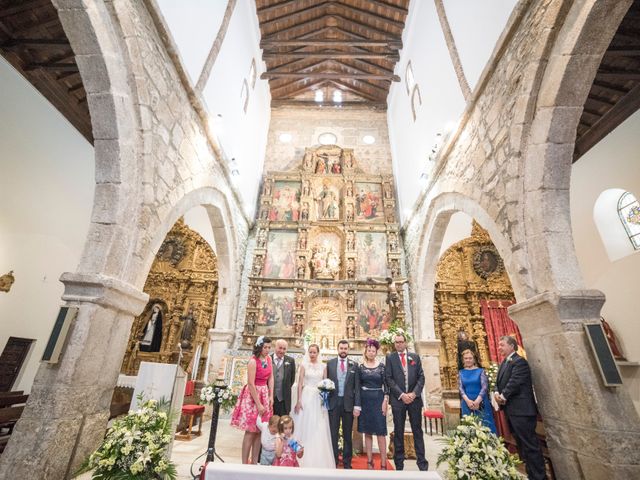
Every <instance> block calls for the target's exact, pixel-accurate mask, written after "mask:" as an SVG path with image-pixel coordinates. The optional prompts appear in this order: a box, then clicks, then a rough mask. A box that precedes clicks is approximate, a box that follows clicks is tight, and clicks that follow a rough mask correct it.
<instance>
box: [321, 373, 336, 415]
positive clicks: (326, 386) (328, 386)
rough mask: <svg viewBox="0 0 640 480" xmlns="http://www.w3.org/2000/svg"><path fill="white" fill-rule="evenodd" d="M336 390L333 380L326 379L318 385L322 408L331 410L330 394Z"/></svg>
mask: <svg viewBox="0 0 640 480" xmlns="http://www.w3.org/2000/svg"><path fill="white" fill-rule="evenodd" d="M335 389H336V384H335V383H333V381H332V380H330V379H328V378H325V379H324V380H321V381H320V383H318V390H319V391H320V398H321V399H322V406H323V407H324V408H326V409H327V410H329V393H330V392H332V391H333V390H335Z"/></svg>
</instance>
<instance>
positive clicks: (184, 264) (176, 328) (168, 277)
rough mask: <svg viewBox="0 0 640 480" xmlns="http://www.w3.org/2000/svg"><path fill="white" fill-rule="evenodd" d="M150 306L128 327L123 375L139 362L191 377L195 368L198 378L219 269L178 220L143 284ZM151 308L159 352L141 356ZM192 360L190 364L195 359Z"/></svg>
mask: <svg viewBox="0 0 640 480" xmlns="http://www.w3.org/2000/svg"><path fill="white" fill-rule="evenodd" d="M144 291H145V292H146V293H148V294H149V303H148V304H147V306H146V307H145V309H144V311H143V312H142V314H141V315H139V316H138V317H136V318H135V319H134V321H133V325H132V327H131V335H130V337H129V342H128V344H127V350H126V353H125V356H124V361H123V362H122V370H121V371H122V373H123V374H125V375H137V373H138V368H139V366H140V362H141V361H146V362H158V363H176V362H177V361H178V358H179V357H180V355H181V354H182V360H181V366H182V368H183V369H185V370H186V371H187V373H190V372H191V371H193V368H194V363H197V367H198V378H197V379H203V378H204V373H205V366H206V359H207V355H208V349H209V340H208V336H207V335H208V331H209V329H210V328H213V327H214V320H215V314H216V308H217V299H218V268H217V262H216V257H215V254H214V252H213V250H212V249H211V247H210V246H209V244H208V243H207V242H206V241H205V240H204V239H203V238H202V237H201V236H200V235H199V234H198V233H196V232H195V231H193V230H191V229H190V228H189V227H188V226H187V225H186V224H185V223H184V221H183V220H182V219H180V220H178V221H177V222H176V224H175V225H174V226H173V228H172V229H171V230H170V231H169V233H168V234H167V236H166V238H165V240H164V242H163V243H162V245H161V246H160V249H159V250H158V253H157V254H156V258H155V259H154V261H153V264H152V266H151V271H150V272H149V276H148V277H147V281H146V282H145V285H144ZM154 306H157V307H159V309H160V312H161V316H162V329H161V331H162V336H161V342H159V345H158V346H159V351H141V348H140V341H141V339H142V337H143V335H144V332H145V328H146V327H147V325H148V324H149V321H150V319H151V316H152V312H153V308H154ZM194 356H195V359H194Z"/></svg>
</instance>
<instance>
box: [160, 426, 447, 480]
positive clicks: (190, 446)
mask: <svg viewBox="0 0 640 480" xmlns="http://www.w3.org/2000/svg"><path fill="white" fill-rule="evenodd" d="M209 427H210V424H209V422H206V424H205V425H203V427H202V435H201V436H200V437H196V438H194V439H193V440H191V441H181V440H176V441H175V442H174V444H173V452H172V455H171V460H173V461H174V462H175V463H176V464H177V466H178V478H180V479H181V480H183V479H187V480H190V479H192V478H193V477H192V476H191V475H190V470H191V464H192V463H193V462H194V460H195V459H196V458H197V457H198V456H199V455H201V454H204V453H205V452H206V449H207V442H208V441H209ZM242 436H243V432H242V431H240V430H237V429H235V428H233V427H231V426H230V425H229V419H221V420H220V422H219V423H218V435H217V438H216V453H218V454H219V455H220V457H222V459H223V460H224V461H225V462H231V463H240V461H241V457H242V454H241V452H242ZM439 438H442V437H441V436H439V435H438V436H436V435H434V436H429V435H425V446H426V453H427V460H428V461H429V469H430V470H435V469H436V459H437V457H438V453H439V452H440V450H441V446H440V443H439V442H438V441H437V440H438V439H439ZM374 443H375V442H374ZM216 461H217V460H216ZM203 463H204V456H203V457H202V458H201V459H199V460H198V461H197V462H196V463H195V465H194V466H193V471H194V473H195V474H197V472H198V468H199V466H200V465H202V464H203ZM405 469H406V470H417V469H418V467H417V466H416V462H415V460H407V462H406V463H405ZM437 471H438V472H439V473H440V474H441V475H443V474H444V473H445V472H446V468H445V467H444V465H443V466H441V467H440V468H438V469H437Z"/></svg>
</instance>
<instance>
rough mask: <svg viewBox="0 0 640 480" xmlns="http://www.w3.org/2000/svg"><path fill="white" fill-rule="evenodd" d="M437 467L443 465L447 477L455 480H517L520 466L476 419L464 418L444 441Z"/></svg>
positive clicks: (493, 435)
mask: <svg viewBox="0 0 640 480" xmlns="http://www.w3.org/2000/svg"><path fill="white" fill-rule="evenodd" d="M441 441H442V442H443V443H444V448H443V449H442V451H441V452H440V455H438V466H439V465H440V464H442V463H446V464H447V465H448V467H449V470H448V472H447V477H448V478H450V479H452V480H453V479H456V480H472V479H482V480H518V479H520V478H522V477H521V475H520V474H519V473H518V471H517V470H516V466H517V465H518V464H519V463H520V461H519V460H518V458H517V457H516V456H515V455H512V454H510V453H509V451H508V450H507V448H506V447H505V446H504V444H503V443H502V440H501V439H500V438H499V437H498V436H497V435H495V434H493V433H491V430H489V428H487V427H485V426H484V425H483V424H482V420H480V419H479V418H478V417H477V416H475V415H465V416H464V417H462V419H461V420H460V424H459V425H458V427H457V428H456V429H455V430H454V431H453V432H451V433H449V434H448V435H447V436H446V437H445V438H444V439H442V440H441Z"/></svg>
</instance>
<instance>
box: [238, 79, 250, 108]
mask: <svg viewBox="0 0 640 480" xmlns="http://www.w3.org/2000/svg"><path fill="white" fill-rule="evenodd" d="M240 98H241V99H242V109H243V110H244V113H247V107H249V83H248V82H247V79H246V78H245V79H244V80H243V81H242V90H241V91H240Z"/></svg>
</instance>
